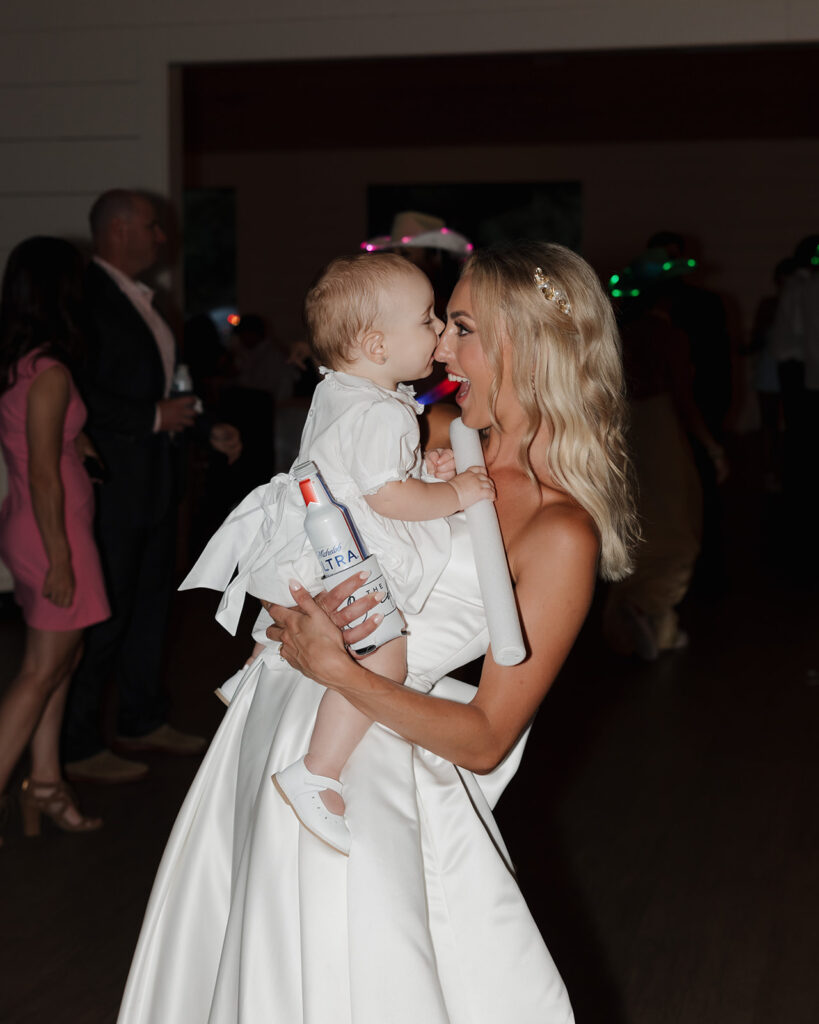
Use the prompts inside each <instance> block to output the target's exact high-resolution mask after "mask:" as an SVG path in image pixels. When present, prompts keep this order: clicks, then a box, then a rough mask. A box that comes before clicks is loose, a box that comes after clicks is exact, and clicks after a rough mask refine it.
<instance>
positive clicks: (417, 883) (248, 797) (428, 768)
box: [119, 516, 573, 1024]
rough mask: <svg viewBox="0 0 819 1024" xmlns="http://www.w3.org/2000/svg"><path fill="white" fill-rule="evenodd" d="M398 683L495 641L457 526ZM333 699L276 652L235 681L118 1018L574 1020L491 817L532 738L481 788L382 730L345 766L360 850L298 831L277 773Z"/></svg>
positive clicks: (442, 668) (223, 1022) (171, 849)
mask: <svg viewBox="0 0 819 1024" xmlns="http://www.w3.org/2000/svg"><path fill="white" fill-rule="evenodd" d="M409 627H410V630H411V636H410V640H409V644H408V650H409V666H410V680H409V682H408V684H407V685H412V686H414V687H416V688H418V689H422V690H429V689H430V688H431V687H432V686H433V684H434V683H435V682H436V680H440V682H438V683H437V685H435V686H434V693H435V694H439V693H440V695H442V696H448V697H450V698H451V699H456V700H468V699H469V696H470V695H471V694H472V693H474V691H473V690H472V689H471V688H470V687H468V686H466V685H465V684H461V683H457V682H456V681H455V680H451V679H444V678H442V677H444V676H445V675H446V673H447V672H448V671H451V670H452V669H453V668H454V667H456V666H458V665H461V664H465V663H466V662H468V661H470V660H472V659H473V658H475V657H477V656H479V655H480V654H482V653H483V652H484V651H485V649H486V644H487V634H486V630H485V620H484V616H483V609H482V606H481V603H480V597H479V594H478V586H477V580H476V576H475V569H474V564H473V557H472V551H471V546H470V543H469V538H468V535H467V532H466V528H465V525H464V522H463V516H459V517H453V535H452V557H451V559H450V562H449V564H448V567H447V569H445V571H444V573H443V575H442V576H441V578H440V580H439V581H438V584H437V586H436V588H435V590H434V591H433V593H432V595H431V597H430V599H429V600H428V601H427V604H426V606H425V607H424V609H423V611H422V612H421V613H420V614H419V615H416V616H411V617H409ZM323 692H324V691H323V688H322V687H320V686H319V685H318V684H316V683H314V682H312V681H311V680H309V679H306V678H304V677H303V676H301V675H300V674H299V673H297V672H295V671H294V670H293V669H291V668H290V667H289V666H288V665H286V664H285V663H284V662H282V661H281V659H280V658H279V657H278V655H277V654H276V653H275V651H274V650H273V649H270V650H268V651H267V652H265V654H264V655H263V656H262V657H260V658H259V659H257V661H256V662H255V663H254V664H253V665H251V666H250V667H249V668H248V669H247V670H246V671H245V673H244V675H243V676H242V679H241V682H240V684H239V686H238V688H237V690H236V691H235V695H234V697H233V700H232V701H231V704H230V707H229V708H228V710H227V713H226V714H225V718H224V721H223V723H222V725H221V726H220V728H219V730H218V732H217V733H216V736H215V737H214V739H213V742H212V744H211V746H210V749H209V751H208V753H207V755H206V757H205V759H204V761H203V763H202V766H201V768H200V770H199V772H198V774H197V776H196V778H195V780H194V782H193V785H192V786H191V789H190V792H189V793H188V796H187V798H186V800H185V802H184V804H183V806H182V809H181V811H180V813H179V817H178V819H177V821H176V824H175V825H174V828H173V831H172V833H171V836H170V839H169V841H168V845H167V848H166V850H165V854H164V857H163V859H162V863H161V865H160V867H159V871H158V874H157V878H156V882H155V884H154V888H153V892H152V894H151V898H150V901H149V903H148V908H147V911H146V914H145V920H144V923H143V926H142V932H141V934H140V937H139V943H138V945H137V949H136V953H135V956H134V960H133V964H132V966H131V972H130V975H129V978H128V984H127V986H126V990H125V995H124V998H123V1002H122V1007H121V1010H120V1015H119V1024H301V1022H304V1024H535V1022H537V1024H567V1022H571V1021H572V1020H573V1015H572V1011H571V1007H570V1004H569V1000H568V997H567V994H566V990H565V988H564V986H563V983H562V981H561V979H560V976H559V974H558V973H557V970H556V968H555V966H554V963H553V962H552V959H551V957H550V956H549V953H548V951H547V949H546V947H545V945H544V943H543V940H542V938H541V936H540V934H539V932H538V930H537V927H536V925H535V923H534V921H533V920H532V917H531V915H530V913H529V911H528V909H527V907H526V904H525V902H524V900H523V897H522V896H521V893H520V891H519V889H518V887H517V885H516V883H515V879H514V876H513V873H512V870H511V866H510V862H509V856H508V854H507V852H506V848H505V847H504V844H503V840H502V839H501V837H500V834H499V832H498V830H497V827H496V825H495V822H494V819H493V817H492V813H491V811H490V805H494V802H495V800H496V799H497V797H498V795H499V794H500V792H501V791H502V789H503V786H504V785H505V783H506V782H507V781H508V779H509V778H510V777H511V775H512V774H514V771H515V769H516V768H517V763H518V761H519V758H520V753H521V750H522V746H523V739H522V740H521V741H520V742H519V744H518V746H517V747H516V749H515V750H514V751H513V752H512V754H511V755H510V756H509V757H508V758H507V759H506V761H505V762H504V764H503V765H501V766H500V767H499V768H498V769H497V770H496V771H495V772H494V773H492V774H491V775H487V776H484V777H481V778H480V779H476V777H474V776H473V775H472V774H471V773H470V772H467V771H464V770H462V769H458V768H455V767H454V766H453V765H452V764H450V763H449V762H447V761H445V760H444V759H442V758H440V757H437V756H436V755H434V754H431V753H429V752H428V751H426V750H423V749H420V748H418V747H414V746H412V745H410V744H409V743H407V742H406V741H405V740H402V739H401V738H400V737H398V736H397V735H395V734H394V733H392V732H391V731H390V730H388V729H385V728H383V727H381V726H379V725H375V726H373V727H372V728H371V729H370V730H369V732H368V733H367V735H366V736H365V738H364V740H363V741H362V742H361V743H360V744H359V746H358V748H357V749H356V751H355V752H354V754H353V756H352V757H351V758H350V760H349V762H348V764H347V766H346V768H345V771H344V774H343V777H342V778H343V782H344V798H345V800H346V803H347V819H348V822H349V825H350V831H351V834H352V849H351V852H350V856H349V858H346V857H343V856H341V855H340V854H338V853H336V852H335V851H334V850H332V849H330V848H329V847H327V846H325V845H324V844H323V843H321V842H320V841H319V840H317V839H316V838H315V837H314V836H312V835H311V834H310V833H309V832H307V831H306V830H305V829H303V828H302V827H301V826H300V825H299V823H298V821H297V819H296V817H295V815H294V814H293V812H292V810H291V809H290V808H289V807H288V806H287V805H286V804H285V802H284V801H283V800H282V798H281V797H280V796H279V794H278V792H277V791H276V789H275V787H274V786H273V784H272V782H271V781H270V776H271V775H272V774H273V773H274V772H276V771H278V770H279V769H281V768H284V767H285V766H286V765H288V764H290V763H291V762H292V761H294V760H296V759H297V758H298V757H300V756H302V755H303V754H304V752H305V751H306V749H307V743H308V740H309V737H310V733H311V731H312V727H313V722H314V719H315V714H316V709H317V706H318V703H319V700H320V699H321V696H322V693H323Z"/></svg>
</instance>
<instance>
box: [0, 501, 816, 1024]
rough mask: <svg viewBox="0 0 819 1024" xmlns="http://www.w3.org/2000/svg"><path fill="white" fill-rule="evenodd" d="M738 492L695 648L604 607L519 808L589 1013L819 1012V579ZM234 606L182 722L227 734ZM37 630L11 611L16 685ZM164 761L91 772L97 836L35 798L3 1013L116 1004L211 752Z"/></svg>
mask: <svg viewBox="0 0 819 1024" xmlns="http://www.w3.org/2000/svg"><path fill="white" fill-rule="evenodd" d="M727 497H728V502H727V505H728V509H729V515H728V518H727V521H726V524H725V527H726V528H725V533H726V536H727V537H729V538H730V542H729V544H728V547H727V563H728V570H729V572H728V578H729V583H728V587H727V589H726V590H725V591H724V593H722V594H721V595H720V596H716V597H715V596H714V595H713V594H711V595H707V596H706V595H702V594H700V595H697V594H696V593H695V594H692V595H691V596H690V597H689V598H688V599H687V601H686V604H685V606H684V619H685V625H686V627H687V628H688V630H689V632H690V634H691V644H690V647H689V648H688V650H685V651H681V652H678V653H675V654H673V655H665V656H663V657H661V658H660V659H659V660H657V661H656V662H653V663H638V662H635V661H631V660H623V659H616V658H614V657H612V656H609V655H608V654H606V652H605V651H604V650H603V648H602V646H601V644H600V641H599V605H597V606H596V607H595V609H594V610H593V612H592V615H591V616H590V619H589V622H588V623H587V626H586V628H585V629H584V632H583V634H582V636H581V639H580V641H579V643H578V645H577V647H576V649H575V651H574V653H573V654H572V656H571V658H570V661H569V663H568V664H567V666H566V668H565V669H564V671H563V673H562V674H561V677H560V679H559V680H558V682H557V684H556V685H555V687H554V689H553V691H552V693H551V694H550V695H549V697H548V698H547V700H546V702H545V704H544V706H543V708H542V709H541V711H540V713H539V716H538V719H537V721H536V724H535V728H534V731H533V734H532V737H531V739H530V741H529V747H528V750H527V754H526V756H525V758H524V763H523V766H522V768H521V771H520V772H519V774H518V776H517V778H516V779H515V781H514V783H513V784H512V786H511V787H510V789H509V790H508V792H507V794H506V795H505V796H504V798H503V800H502V802H501V804H500V806H499V808H498V818H499V821H500V824H501V828H502V830H503V832H504V835H505V837H506V840H507V844H508V846H509V848H510V851H511V854H512V857H513V859H514V860H515V862H516V865H517V869H518V874H519V880H520V884H521V887H522V889H523V891H524V893H525V895H526V897H527V899H528V900H529V903H530V906H531V908H532V911H533V913H534V916H535V918H536V919H537V921H538V923H539V925H540V927H541V930H542V931H543V934H544V936H545V938H546V941H547V943H548V945H549V947H550V949H551V951H552V954H553V956H554V958H555V960H556V962H557V964H558V966H559V968H560V970H561V972H562V973H563V976H564V978H565V980H566V983H567V986H568V988H569V992H570V994H571V996H572V999H573V1002H574V1004H575V1012H576V1017H577V1021H578V1024H778V1022H783V1024H784V1022H787V1024H815V1022H816V1021H819V982H817V972H816V954H817V951H819V813H817V809H819V758H817V749H819V745H817V725H818V724H819V650H817V646H816V636H817V629H816V623H817V617H818V616H819V590H817V589H816V588H815V586H814V587H810V586H805V585H802V586H796V585H795V584H793V583H792V582H791V581H789V579H788V578H787V577H786V576H785V574H783V573H782V572H781V570H780V568H779V567H778V565H777V561H776V558H775V555H776V552H775V551H773V552H772V549H771V546H770V544H766V543H765V542H764V540H763V538H764V536H765V531H764V530H763V529H762V524H763V520H764V516H763V513H764V507H763V501H762V499H761V498H760V497H759V495H758V494H754V493H753V492H751V491H747V492H743V491H742V489H741V488H738V487H735V488H734V489H733V490H732V491H730V492H729V494H728V495H727ZM781 532H782V527H781V525H780V527H779V528H778V529H775V530H774V531H772V535H774V536H775V535H777V533H781ZM215 603H216V598H215V596H214V595H211V594H207V593H195V592H194V593H186V594H182V595H179V596H178V598H177V601H176V605H175V608H174V621H173V629H172V631H171V637H170V640H169V644H168V664H167V679H168V684H169V688H170V690H171V693H172V695H173V699H174V709H175V710H174V715H173V716H172V718H173V721H174V724H176V725H179V726H180V727H183V728H186V729H189V730H191V731H198V732H200V733H202V734H207V735H211V734H212V733H213V731H214V729H215V728H216V726H217V725H218V722H219V720H220V718H221V714H222V710H223V709H222V705H221V704H220V703H219V702H218V701H217V700H216V698H215V697H213V695H212V690H213V687H214V685H215V684H216V683H217V682H219V681H220V679H221V678H222V677H225V676H227V675H228V674H230V672H232V671H233V669H234V668H235V667H237V665H238V664H239V662H240V659H241V658H242V656H243V654H244V653H245V647H246V644H245V642H244V641H236V640H234V639H232V638H231V637H229V636H228V635H227V634H225V633H224V632H223V631H222V630H220V629H219V628H218V627H217V626H216V625H215V623H213V622H212V619H211V615H212V612H213V609H214V607H215ZM21 638H22V628H21V626H20V624H19V622H16V621H11V622H5V623H2V624H0V686H2V685H4V684H5V683H6V682H7V681H8V680H9V679H10V678H11V676H12V674H13V671H14V669H15V666H16V663H17V658H18V656H19V651H20V644H21ZM148 760H149V761H150V765H151V774H150V776H149V778H148V779H147V780H146V781H144V782H142V783H139V784H134V785H130V786H123V787H101V786H90V785H85V786H81V787H79V792H80V797H81V799H82V803H83V807H84V808H85V809H86V810H87V811H88V812H92V813H95V814H96V813H99V814H101V815H103V816H104V818H105V827H104V829H103V830H102V831H100V832H98V833H95V834H89V835H83V836H74V835H67V834H63V833H59V832H57V831H55V830H48V831H45V832H44V834H43V836H42V837H41V838H39V839H30V840H25V839H23V838H22V837H21V834H20V822H19V816H18V814H17V812H16V810H15V811H13V813H12V816H11V820H10V821H9V823H8V824H7V826H6V829H5V833H4V834H5V845H4V846H3V848H2V849H0V878H2V890H0V907H1V908H2V909H1V910H0V974H1V975H2V980H1V981H0V1022H2V1024H110V1022H113V1021H115V1019H116V1013H117V1006H118V1002H119V998H120V995H121V992H122V987H123V984H124V981H125V977H126V974H127V970H128V963H129V959H130V955H131V952H132V950H133V946H134V942H135V940H136V936H137V932H138V929H139V924H140V919H141V916H142V912H143V909H144V906H145V901H146V899H147V896H148V892H149V889H150V885H151V880H152V877H153V874H154V871H155V869H156V865H157V862H158V860H159V857H160V855H161V852H162V848H163V845H164V842H165V839H166V837H167V834H168V831H169V829H170V826H171V823H172V821H173V818H174V815H175V812H176V810H177V808H178V806H179V803H180V802H181V800H182V798H183V796H184V793H185V790H186V788H187V786H188V784H189V782H190V779H191V777H192V775H193V773H194V771H195V769H196V763H195V761H194V760H188V759H184V758H173V757H161V756H151V757H149V758H148ZM16 781H18V782H19V776H18V778H17V780H16ZM273 869H274V867H273V866H271V870H273ZM157 1024H170V1022H157ZM173 1024H187V1022H183V1021H180V1022H173ZM260 1024H261V1022H260ZM287 1024H289V1022H287ZM328 1024H329V1022H328ZM385 1024H388V1022H386V1021H385ZM419 1024H422V1022H419ZM498 1024H515V1022H513V1021H509V1022H505V1021H499V1022H498Z"/></svg>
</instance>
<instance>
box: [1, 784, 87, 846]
mask: <svg viewBox="0 0 819 1024" xmlns="http://www.w3.org/2000/svg"><path fill="white" fill-rule="evenodd" d="M72 809H73V810H75V811H76V810H77V800H76V798H75V796H74V794H73V792H72V791H71V789H70V787H69V786H67V785H66V784H65V782H62V781H60V782H37V780H36V779H23V785H22V787H21V788H20V810H21V812H22V815H23V835H24V836H38V835H39V834H40V828H41V822H40V818H41V817H42V815H44V814H45V816H46V817H47V818H51V820H52V821H53V822H54V824H55V825H56V826H57V828H60V829H62V830H63V832H96V830H97V829H98V828H102V818H86V817H84V816H82V815H81V816H80V820H79V821H71V819H70V817H69V812H70V811H71V810H72ZM78 813H79V812H78Z"/></svg>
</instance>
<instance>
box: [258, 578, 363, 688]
mask: <svg viewBox="0 0 819 1024" xmlns="http://www.w3.org/2000/svg"><path fill="white" fill-rule="evenodd" d="M365 579H366V576H354V577H352V579H350V580H347V581H345V582H344V583H339V584H338V585H337V586H335V587H333V588H332V589H331V590H328V591H322V592H321V593H320V594H318V595H317V596H316V598H315V599H314V598H312V597H311V596H310V595H309V593H308V592H307V591H306V590H305V589H304V587H302V586H301V585H300V584H298V583H296V582H295V581H292V582H291V585H290V592H291V594H292V595H293V600H294V601H295V602H296V605H295V607H291V608H285V607H284V606H283V605H277V604H271V603H270V602H269V601H262V604H263V605H264V607H265V608H266V609H267V612H268V614H269V615H270V617H271V618H272V619H273V625H272V626H269V627H268V628H267V630H266V634H267V637H268V639H270V640H274V641H277V642H279V643H281V644H282V648H281V652H280V653H281V655H282V657H283V658H284V659H285V661H287V662H288V663H289V664H290V665H292V666H293V668H297V669H298V670H299V671H300V672H302V673H303V674H304V675H306V676H309V677H310V678H311V679H316V680H317V681H319V682H326V680H325V676H326V674H327V672H328V671H329V669H328V665H329V664H330V663H331V662H333V659H334V658H337V657H338V656H339V654H341V655H342V656H343V657H344V658H346V657H347V655H348V654H349V653H350V652H349V651H348V649H347V645H348V644H351V643H358V642H359V641H361V640H363V639H364V638H365V637H367V636H369V635H370V633H372V632H373V631H374V630H375V629H376V628H377V627H378V625H379V623H380V622H381V620H382V618H383V617H382V616H381V615H379V614H376V615H372V616H370V617H369V618H368V619H367V620H366V621H365V622H362V623H360V624H359V625H358V626H354V627H352V628H351V629H347V628H345V627H347V626H348V625H349V623H351V622H354V621H355V620H356V619H358V618H360V617H361V616H362V615H364V614H366V613H367V612H369V611H371V610H372V609H373V608H375V607H376V605H377V604H378V603H379V598H378V597H377V596H376V595H374V594H367V595H366V596H365V597H362V598H359V599H358V600H357V601H353V602H352V604H350V603H349V600H350V598H351V596H352V595H353V593H354V592H355V591H356V590H357V589H358V588H359V587H360V586H361V585H362V583H363V582H364V580H365ZM342 629H343V630H344V632H343V633H342V632H341V630H342ZM353 657H355V656H354V655H353ZM335 664H337V662H336V663H335Z"/></svg>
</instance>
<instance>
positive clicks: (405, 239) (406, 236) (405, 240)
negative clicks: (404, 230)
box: [401, 235, 412, 243]
mask: <svg viewBox="0 0 819 1024" xmlns="http://www.w3.org/2000/svg"><path fill="white" fill-rule="evenodd" d="M401 241H402V242H404V243H406V242H411V241H412V235H404V237H403V238H402V239H401Z"/></svg>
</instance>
